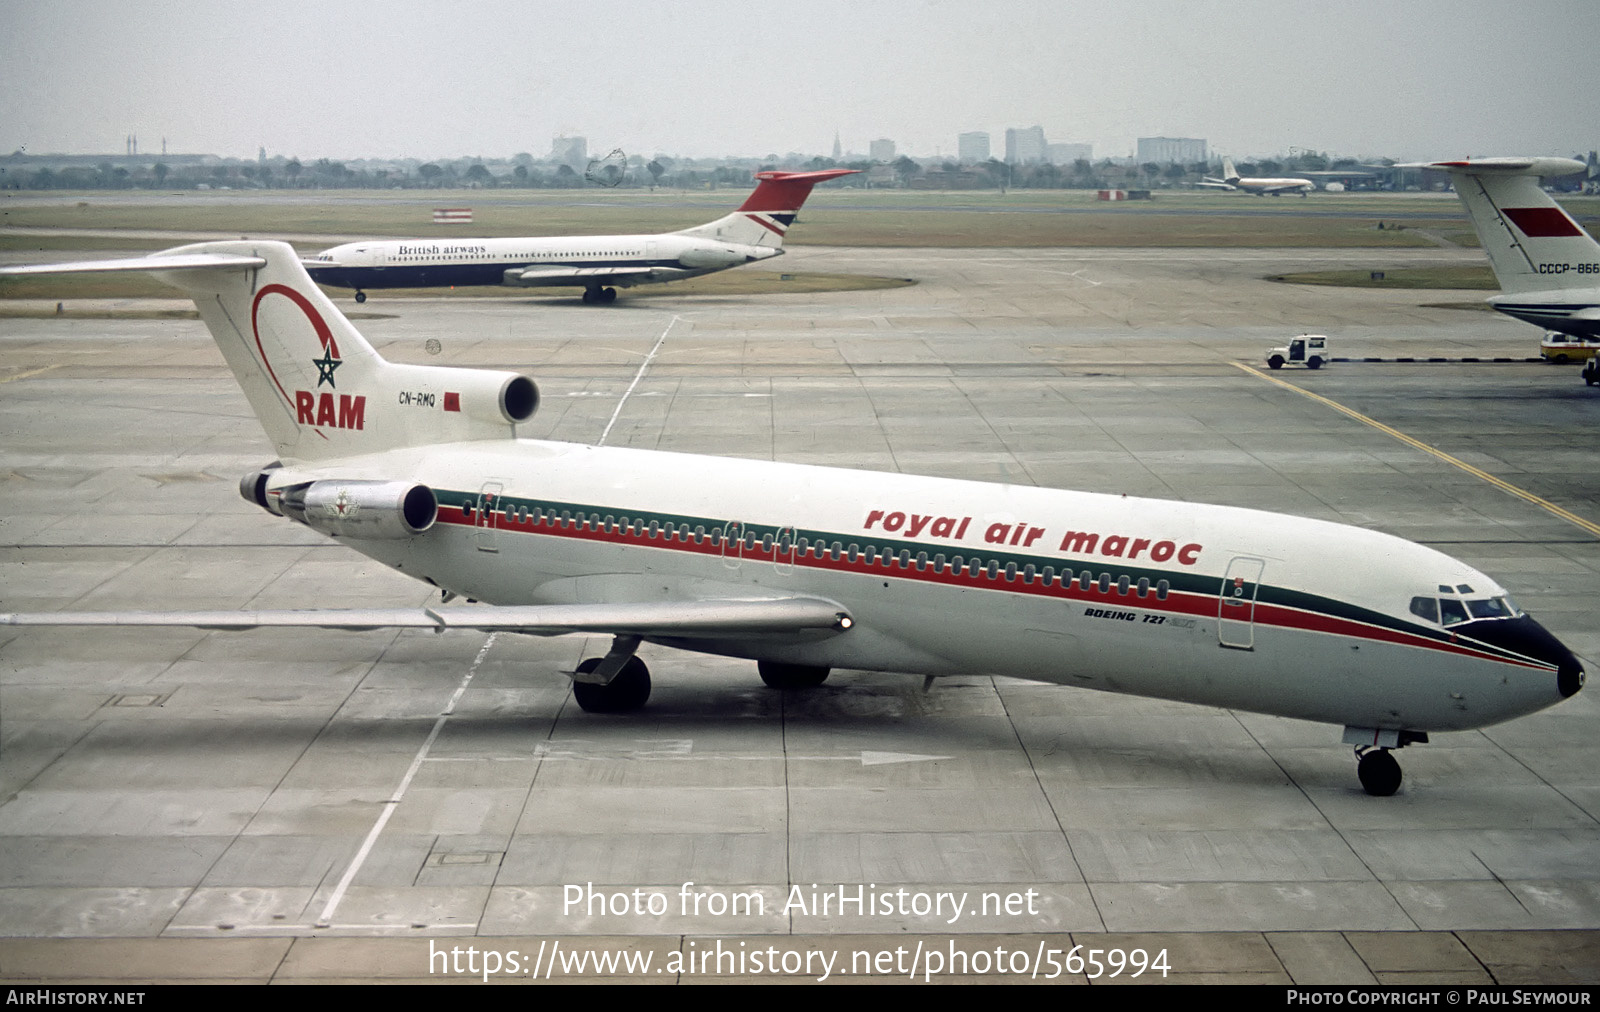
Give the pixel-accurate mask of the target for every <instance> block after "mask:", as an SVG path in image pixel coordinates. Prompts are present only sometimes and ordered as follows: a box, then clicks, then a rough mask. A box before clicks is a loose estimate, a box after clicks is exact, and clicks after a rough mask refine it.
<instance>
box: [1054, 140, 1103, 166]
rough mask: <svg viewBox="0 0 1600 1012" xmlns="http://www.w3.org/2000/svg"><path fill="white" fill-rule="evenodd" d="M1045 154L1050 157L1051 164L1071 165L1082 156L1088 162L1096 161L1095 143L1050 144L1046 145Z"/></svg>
mask: <svg viewBox="0 0 1600 1012" xmlns="http://www.w3.org/2000/svg"><path fill="white" fill-rule="evenodd" d="M1045 154H1046V155H1047V156H1048V157H1049V159H1050V164H1051V165H1071V164H1072V163H1073V162H1075V161H1077V160H1078V159H1080V158H1082V159H1083V160H1084V161H1086V162H1092V161H1094V145H1093V144H1049V145H1046V146H1045Z"/></svg>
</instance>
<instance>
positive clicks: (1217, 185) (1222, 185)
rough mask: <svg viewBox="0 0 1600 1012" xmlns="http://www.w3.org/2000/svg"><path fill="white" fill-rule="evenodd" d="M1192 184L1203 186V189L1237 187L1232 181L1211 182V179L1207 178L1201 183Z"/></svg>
mask: <svg viewBox="0 0 1600 1012" xmlns="http://www.w3.org/2000/svg"><path fill="white" fill-rule="evenodd" d="M1194 185H1195V186H1196V187H1204V188H1205V189H1208V190H1237V189H1238V187H1237V186H1234V185H1233V184H1232V183H1218V182H1213V181H1212V180H1209V179H1208V180H1206V181H1205V182H1203V183H1196V184H1194Z"/></svg>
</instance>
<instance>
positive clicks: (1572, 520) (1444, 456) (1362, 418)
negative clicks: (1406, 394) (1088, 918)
mask: <svg viewBox="0 0 1600 1012" xmlns="http://www.w3.org/2000/svg"><path fill="white" fill-rule="evenodd" d="M1233 364H1234V365H1235V366H1236V367H1238V368H1240V369H1242V370H1244V371H1245V372H1247V373H1249V374H1250V375H1252V376H1254V377H1256V378H1257V379H1264V380H1266V381H1267V382H1268V383H1276V384H1277V385H1278V386H1280V387H1283V388H1284V389H1285V390H1293V391H1294V392H1295V393H1297V394H1302V395H1304V396H1306V397H1309V398H1311V399H1312V400H1314V401H1316V402H1317V403H1319V404H1326V405H1327V406H1328V407H1330V408H1332V409H1333V410H1335V411H1338V412H1340V413H1341V414H1345V415H1349V416H1350V417H1351V418H1354V419H1355V420H1356V421H1358V422H1361V423H1363V424H1365V425H1370V426H1372V427H1373V428H1374V429H1377V430H1378V431H1379V432H1382V433H1384V434H1386V435H1390V436H1393V437H1394V438H1395V439H1398V440H1400V442H1402V443H1405V444H1406V445H1407V446H1410V447H1414V448H1416V449H1418V450H1421V451H1422V452H1423V453H1426V454H1428V455H1430V456H1433V457H1437V458H1439V459H1440V460H1442V461H1444V462H1445V463H1446V464H1450V465H1452V466H1454V467H1459V468H1460V469H1461V470H1463V471H1465V472H1467V473H1468V474H1470V475H1472V476H1473V477H1474V478H1481V479H1483V480H1484V481H1486V482H1488V483H1489V484H1491V485H1493V486H1494V487H1495V488H1498V489H1500V490H1501V491H1502V492H1509V493H1510V494H1512V495H1514V496H1516V497H1517V498H1518V499H1523V500H1526V501H1527V502H1531V503H1533V504H1534V505H1535V506H1537V507H1539V508H1540V509H1542V510H1547V511H1548V512H1550V513H1553V514H1555V515H1556V516H1558V517H1560V518H1561V519H1563V520H1565V521H1566V522H1567V523H1569V524H1572V525H1574V526H1576V527H1579V528H1582V529H1583V530H1585V531H1588V532H1589V533H1590V534H1593V535H1594V536H1595V537H1597V538H1600V524H1594V523H1591V522H1590V521H1588V520H1585V519H1584V518H1583V517H1580V516H1578V515H1577V514H1576V513H1574V512H1572V511H1571V510H1568V509H1563V508H1562V507H1560V506H1557V505H1556V504H1555V503H1553V502H1551V501H1550V500H1548V499H1541V498H1539V497H1538V496H1536V495H1534V494H1533V493H1532V492H1529V491H1528V490H1527V489H1523V488H1518V487H1517V486H1515V485H1513V484H1511V483H1510V482H1509V481H1506V480H1504V479H1503V478H1496V477H1495V476H1494V475H1492V474H1490V473H1489V472H1488V471H1485V470H1483V469H1482V468H1478V467H1473V466H1472V465H1471V464H1469V463H1467V462H1466V461H1464V460H1462V459H1461V458H1460V457H1452V456H1451V455H1450V454H1448V453H1445V452H1444V451H1443V450H1440V449H1438V448H1436V447H1432V446H1429V445H1428V444H1427V443H1424V442H1423V441H1422V440H1420V439H1415V438H1413V437H1411V436H1408V435H1406V434H1405V433H1404V432H1401V431H1400V430H1399V429H1396V428H1393V427H1392V426H1388V425H1385V424H1383V423H1382V422H1380V421H1378V420H1377V419H1376V418H1368V417H1367V416H1366V415H1363V414H1362V413H1361V412H1359V411H1357V410H1355V409H1354V408H1347V407H1345V406H1344V405H1343V404H1340V403H1339V402H1338V401H1335V400H1330V399H1329V398H1327V397H1324V396H1322V395H1321V394H1314V393H1312V392H1311V391H1309V390H1307V389H1305V388H1304V387H1298V386H1295V385H1294V384H1293V383H1288V382H1285V381H1284V380H1281V379H1278V378H1277V377H1275V376H1268V375H1267V374H1266V373H1264V372H1262V371H1261V370H1259V369H1253V368H1251V367H1250V366H1247V365H1245V364H1244V363H1243V362H1235V363H1233Z"/></svg>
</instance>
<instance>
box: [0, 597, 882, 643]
mask: <svg viewBox="0 0 1600 1012" xmlns="http://www.w3.org/2000/svg"><path fill="white" fill-rule="evenodd" d="M853 623H854V620H853V619H852V618H851V616H850V613H849V612H848V611H847V610H845V608H844V607H842V606H841V605H839V604H837V603H835V602H833V601H827V600H823V599H821V598H814V597H789V598H774V599H766V600H711V601H652V602H647V603H642V604H628V603H619V604H610V603H607V604H552V605H509V606H502V605H486V604H480V605H462V606H460V607H456V608H351V609H326V610H304V611H170V612H160V611H56V612H34V613H23V612H14V613H0V626H8V625H10V626H23V625H28V626H50V625H56V626H178V627H190V628H196V629H219V630H240V629H264V628H277V627H289V628H293V627H315V628H321V629H345V630H351V631H363V630H371V629H432V630H434V631H435V632H443V631H444V630H446V629H481V630H500V631H504V632H519V633H528V634H530V635H533V636H562V635H566V634H567V633H611V634H617V635H632V636H643V637H655V636H672V637H680V638H689V639H696V638H710V637H716V638H722V637H732V638H736V639H738V638H745V637H751V636H767V635H785V634H787V635H793V634H797V633H838V632H843V631H844V630H846V629H848V628H850V626H851V625H852V624H853Z"/></svg>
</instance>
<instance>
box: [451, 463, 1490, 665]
mask: <svg viewBox="0 0 1600 1012" xmlns="http://www.w3.org/2000/svg"><path fill="white" fill-rule="evenodd" d="M434 495H435V497H436V498H437V500H438V502H439V505H440V506H452V507H455V508H458V509H459V508H461V507H463V506H475V505H476V503H477V501H478V496H479V493H476V492H468V491H465V490H458V489H435V490H434ZM495 508H496V511H497V512H498V511H503V510H507V509H511V510H515V509H519V508H525V509H527V510H529V511H530V513H531V514H533V515H535V516H538V515H540V514H541V513H542V514H543V515H544V516H545V517H546V518H550V519H554V518H557V517H560V516H561V515H562V514H563V513H565V514H566V515H567V516H569V517H571V519H573V520H574V521H587V522H590V523H600V522H601V520H602V518H604V517H607V516H610V517H612V518H614V519H615V521H616V522H617V523H619V524H620V523H621V521H622V519H623V518H624V517H626V518H627V519H628V521H629V522H630V523H639V524H643V525H646V526H648V525H649V524H650V522H651V521H655V522H656V523H657V524H659V525H660V526H662V527H669V526H670V527H673V528H676V527H679V526H681V525H685V524H687V525H688V526H689V527H691V528H693V527H701V528H704V530H705V532H706V534H707V535H710V536H720V535H722V534H723V533H724V532H725V531H726V530H727V528H728V527H729V526H730V525H732V524H735V523H736V524H737V525H738V527H739V530H740V533H741V534H742V535H743V536H744V537H754V538H755V539H756V541H757V542H758V543H759V542H760V541H761V540H762V539H763V538H766V537H771V538H773V539H774V540H776V539H777V538H778V537H780V535H781V534H782V532H785V531H787V532H789V536H790V538H791V539H792V541H791V542H790V544H791V545H793V544H794V543H795V542H798V541H801V540H804V541H806V542H808V543H809V544H811V545H812V547H816V544H817V543H821V544H823V545H831V544H834V543H839V544H841V545H848V544H849V543H850V542H851V540H852V538H857V539H861V540H863V541H866V542H868V543H870V544H872V545H875V546H876V547H877V549H878V550H879V552H889V553H893V554H896V555H898V554H899V553H900V552H901V551H902V550H904V551H907V552H909V553H910V554H911V555H912V556H913V557H914V556H916V555H918V554H926V555H927V556H928V557H929V558H930V559H931V558H933V557H934V556H936V555H938V554H944V555H946V556H947V557H948V556H961V557H962V558H963V559H965V560H967V564H970V563H971V562H972V561H977V562H978V563H979V566H980V568H987V566H988V565H989V564H990V563H991V562H992V563H994V564H995V565H997V566H999V567H1001V568H1004V567H1005V566H1007V565H1008V564H1012V563H1014V564H1015V565H1016V567H1017V570H1018V572H1021V571H1022V570H1023V569H1024V568H1025V567H1026V566H1028V565H1029V564H1032V565H1033V566H1034V569H1035V571H1036V572H1040V573H1042V572H1043V571H1044V570H1045V568H1047V567H1048V568H1050V569H1051V570H1052V571H1054V573H1055V575H1054V577H1053V578H1052V579H1053V580H1054V581H1060V580H1062V579H1066V580H1068V581H1069V582H1070V581H1072V580H1074V579H1075V574H1077V573H1079V572H1080V571H1081V570H1083V569H1090V568H1092V569H1094V570H1096V571H1099V572H1105V571H1108V570H1114V571H1115V572H1116V575H1118V576H1122V575H1127V576H1128V578H1129V580H1130V581H1132V582H1137V581H1138V579H1139V578H1140V577H1141V576H1142V577H1146V578H1148V579H1149V580H1150V583H1151V585H1152V586H1154V585H1155V584H1156V583H1157V582H1158V581H1161V580H1166V581H1167V583H1168V586H1169V588H1170V590H1171V591H1172V592H1175V593H1179V594H1192V595H1197V596H1200V597H1208V598H1213V599H1214V598H1215V596H1216V594H1217V577H1215V576H1202V575H1199V574H1194V573H1184V572H1180V571H1175V570H1168V569H1156V568H1149V567H1143V566H1138V565H1129V564H1128V562H1127V561H1126V560H1123V559H1120V558H1119V559H1116V560H1114V562H1113V561H1111V560H1107V561H1101V560H1099V559H1097V558H1095V557H1093V556H1088V557H1085V558H1082V559H1077V560H1074V559H1070V558H1057V557H1052V556H1041V555H1030V554H1025V553H1018V552H1007V551H996V550H994V549H991V548H977V547H974V546H970V545H943V544H935V543H930V542H920V541H910V540H904V539H898V538H881V537H873V538H870V539H869V538H863V537H862V535H860V534H846V533H841V532H837V531H820V530H813V529H808V528H791V527H782V526H778V525H772V524H758V523H751V522H748V521H730V520H719V519H716V518H713V517H701V516H689V515H684V514H676V513H660V512H656V511H653V510H640V509H623V508H618V507H612V506H599V505H594V504H590V503H570V502H560V501H557V500H553V499H528V498H521V497H518V496H512V495H505V494H503V493H502V494H501V495H500V496H498V497H497V499H496V507H495ZM497 529H498V528H497ZM824 550H826V549H824ZM941 550H942V551H941ZM747 558H749V561H752V562H759V561H763V560H761V559H759V558H756V557H747ZM794 561H795V562H796V563H798V564H804V559H803V558H801V559H796V560H794ZM880 575H881V574H880ZM896 578H899V579H907V578H913V577H908V576H906V575H904V574H900V575H897V577H896ZM1001 589H1003V588H1001ZM1257 595H1258V596H1257V598H1256V601H1257V603H1258V604H1263V605H1277V606H1279V607H1285V608H1292V609H1296V610H1299V611H1304V612H1309V613H1311V614H1315V615H1323V616H1326V617H1328V618H1338V619H1344V620H1347V621H1352V622H1359V623H1362V624H1365V625H1370V626H1375V627H1377V628H1380V629H1387V630H1390V631H1393V632H1401V633H1405V634H1408V635H1411V636H1418V637H1422V638H1424V639H1431V640H1436V641H1440V642H1444V641H1453V637H1452V636H1451V634H1450V633H1448V632H1446V631H1445V630H1442V629H1433V628H1427V629H1424V628H1422V627H1419V626H1418V624H1416V623H1412V622H1404V621H1400V620H1397V619H1395V618H1392V617H1390V616H1388V615H1385V614H1383V613H1381V612H1377V611H1373V610H1372V609H1369V608H1364V607H1361V606H1360V605H1357V604H1352V603H1349V602H1345V601H1339V600H1336V599H1334V598H1328V597H1322V596H1319V595H1316V594H1310V593H1306V592H1304V591H1298V590H1290V589H1288V588H1284V587H1275V586H1273V585H1271V584H1266V583H1264V584H1260V585H1258V590H1257ZM1127 604H1128V606H1130V607H1138V608H1144V609H1146V610H1158V611H1159V610H1164V609H1162V608H1161V606H1160V604H1159V603H1153V602H1149V601H1142V603H1141V602H1132V601H1130V602H1127ZM1477 647H1478V649H1483V650H1490V651H1491V652H1496V653H1502V652H1503V651H1499V650H1497V649H1496V648H1490V647H1487V646H1485V645H1481V644H1479V645H1477Z"/></svg>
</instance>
